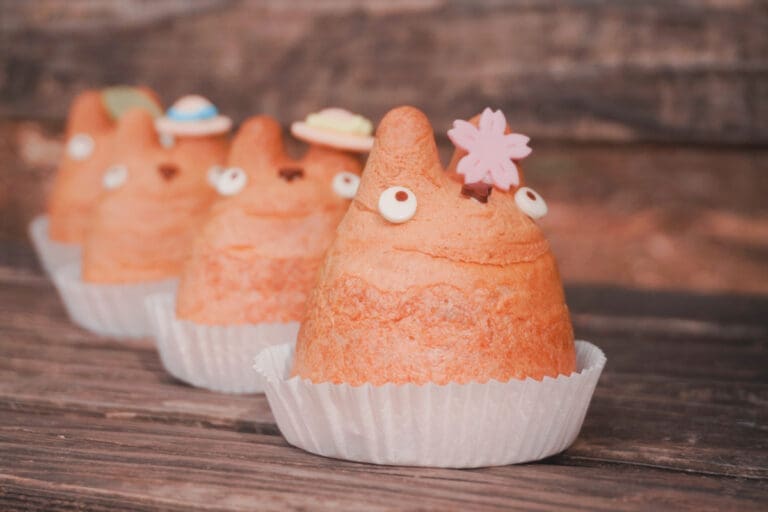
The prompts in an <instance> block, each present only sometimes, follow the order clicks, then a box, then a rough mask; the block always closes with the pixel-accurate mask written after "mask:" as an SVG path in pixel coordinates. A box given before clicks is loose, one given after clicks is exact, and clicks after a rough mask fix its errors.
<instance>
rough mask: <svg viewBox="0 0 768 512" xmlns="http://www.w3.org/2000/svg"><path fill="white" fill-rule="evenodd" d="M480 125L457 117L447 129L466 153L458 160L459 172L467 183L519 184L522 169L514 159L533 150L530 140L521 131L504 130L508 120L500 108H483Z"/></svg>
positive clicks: (457, 145)
mask: <svg viewBox="0 0 768 512" xmlns="http://www.w3.org/2000/svg"><path fill="white" fill-rule="evenodd" d="M478 124H479V126H477V127H476V126H475V125H473V124H472V123H470V122H468V121H463V120H460V119H459V120H456V121H454V122H453V128H451V129H450V130H448V138H449V139H451V141H452V142H453V143H454V144H455V145H456V147H458V148H461V149H463V150H464V151H466V152H467V155H466V156H465V157H464V158H462V159H461V160H459V165H458V166H457V167H456V172H458V173H459V174H463V175H464V183H478V182H484V183H487V184H489V185H496V186H497V187H499V188H500V189H502V190H509V187H510V186H512V185H514V186H518V185H519V184H520V173H519V172H518V170H517V166H516V165H515V162H513V160H522V159H523V158H525V157H527V156H528V155H530V154H531V151H532V150H531V148H530V147H528V141H530V140H531V139H530V138H529V137H526V136H525V135H521V134H519V133H507V134H505V133H504V130H505V129H506V127H507V120H506V118H505V117H504V114H503V113H502V112H501V110H497V111H496V112H494V111H492V110H491V109H490V108H486V109H485V110H483V113H482V114H481V115H480V122H479V123H478Z"/></svg>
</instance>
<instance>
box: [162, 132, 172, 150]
mask: <svg viewBox="0 0 768 512" xmlns="http://www.w3.org/2000/svg"><path fill="white" fill-rule="evenodd" d="M158 138H159V139H160V145H161V146H163V147H164V148H166V149H168V148H172V147H173V145H174V144H175V143H176V139H174V137H173V134H172V133H168V132H160V135H159V137H158Z"/></svg>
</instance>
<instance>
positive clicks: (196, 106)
mask: <svg viewBox="0 0 768 512" xmlns="http://www.w3.org/2000/svg"><path fill="white" fill-rule="evenodd" d="M155 127H156V128H157V131H158V132H159V133H160V134H161V137H166V139H168V138H169V136H171V137H172V136H177V135H180V136H188V137H204V136H207V135H217V134H220V133H226V132H228V131H229V129H230V128H231V127H232V120H231V119H230V118H229V117H227V116H223V115H221V114H219V109H217V108H216V105H214V104H213V103H211V102H210V101H209V100H208V99H207V98H205V97H203V96H200V95H197V94H192V95H189V96H184V97H182V98H180V99H178V100H177V101H176V103H174V104H173V105H172V106H171V108H169V109H168V111H167V112H166V114H165V116H163V117H159V118H157V120H156V121H155Z"/></svg>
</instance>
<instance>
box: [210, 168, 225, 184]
mask: <svg viewBox="0 0 768 512" xmlns="http://www.w3.org/2000/svg"><path fill="white" fill-rule="evenodd" d="M224 170H225V169H224V167H222V166H220V165H212V166H211V167H210V169H208V173H207V174H206V178H207V179H208V184H209V185H210V186H212V187H213V188H216V187H217V183H218V182H219V178H220V177H221V175H222V174H224Z"/></svg>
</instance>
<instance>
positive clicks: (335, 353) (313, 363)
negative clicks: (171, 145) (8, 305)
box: [200, 107, 576, 385]
mask: <svg viewBox="0 0 768 512" xmlns="http://www.w3.org/2000/svg"><path fill="white" fill-rule="evenodd" d="M462 123H463V124H462ZM476 123H477V124H479V127H477V128H476V127H475V126H474V125H473V124H471V123H468V122H465V121H461V122H457V124H456V125H455V127H454V130H452V132H453V135H452V136H451V138H452V139H454V141H455V142H457V145H458V146H459V147H462V148H463V149H468V150H469V151H468V152H467V153H463V154H460V155H458V156H457V158H456V159H454V166H455V170H456V172H455V173H454V172H450V173H448V172H445V171H444V170H443V167H442V166H441V164H440V161H439V159H438V154H437V149H436V146H435V141H434V136H433V132H432V127H431V126H430V123H429V121H428V120H427V119H426V117H425V116H424V115H423V114H422V113H421V112H420V111H418V110H417V109H415V108H412V107H401V108H397V109H394V110H392V111H391V112H389V113H388V114H387V115H386V117H385V118H384V119H383V120H382V122H381V124H380V125H379V128H378V130H377V133H376V141H375V143H374V147H373V151H372V153H371V155H370V158H369V160H368V163H367V165H366V168H365V171H364V173H363V177H362V181H361V183H360V187H359V191H358V193H357V195H356V197H355V199H354V201H353V203H352V205H351V206H350V209H349V211H348V213H347V214H346V216H345V217H344V219H343V221H342V222H341V224H340V225H339V228H338V236H337V237H336V239H335V241H334V243H333V244H332V245H331V247H330V248H329V250H328V254H327V256H326V258H325V262H324V264H323V266H322V269H321V274H320V278H319V282H318V283H317V285H316V287H315V289H314V291H313V292H312V295H311V297H310V299H309V302H308V305H307V314H306V317H305V320H304V323H303V324H302V327H301V329H300V332H299V335H298V341H297V346H296V352H295V359H294V364H293V374H294V375H298V376H300V377H303V378H306V379H310V380H311V381H312V382H315V383H320V382H331V383H347V384H351V385H359V384H364V383H370V384H373V385H381V384H385V383H395V384H403V383H414V384H423V383H428V382H432V383H437V384H446V383H449V382H456V383H468V382H471V381H477V382H486V381H489V380H491V379H495V380H498V381H508V380H510V379H524V378H526V377H531V378H534V379H541V378H543V377H545V376H550V377H557V376H558V375H561V374H566V375H567V374H570V373H571V372H573V371H574V369H575V363H576V360H575V350H574V339H573V330H572V326H571V321H570V317H569V313H568V308H567V306H566V304H565V298H564V294H563V287H562V284H561V281H560V276H559V274H558V271H557V267H556V264H555V259H554V257H553V255H552V252H551V250H550V247H549V244H548V243H547V241H546V239H545V238H544V236H543V234H542V232H541V230H540V229H539V227H538V226H537V225H536V223H535V222H534V219H535V218H538V217H540V216H541V215H543V214H544V213H546V206H545V204H544V202H543V199H541V197H540V196H539V195H538V194H536V193H535V192H534V191H533V190H531V189H529V188H527V187H523V186H522V185H523V181H522V175H521V171H520V169H519V166H518V162H517V161H518V160H519V159H521V158H524V157H525V156H527V155H528V153H530V148H528V147H527V145H526V144H527V140H528V139H527V137H524V136H522V135H517V134H511V133H510V132H509V129H508V127H506V121H505V120H504V118H503V115H501V114H500V112H496V113H493V112H491V111H487V112H484V114H483V116H482V117H481V118H480V119H478V120H476ZM470 127H471V128H470ZM472 128H474V129H475V131H473V130H472ZM449 135H451V132H449ZM220 229H221V230H224V229H225V227H224V226H222V227H221V228H220ZM281 277H282V276H281ZM200 302H201V303H202V301H200Z"/></svg>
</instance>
